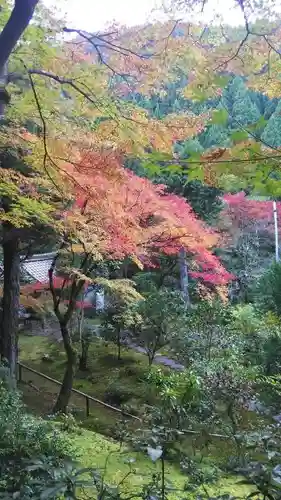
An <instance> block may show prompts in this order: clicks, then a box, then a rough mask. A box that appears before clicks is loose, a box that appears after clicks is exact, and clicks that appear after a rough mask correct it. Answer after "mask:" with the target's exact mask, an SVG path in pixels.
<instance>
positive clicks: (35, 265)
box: [0, 252, 55, 283]
mask: <svg viewBox="0 0 281 500" xmlns="http://www.w3.org/2000/svg"><path fill="white" fill-rule="evenodd" d="M54 256H55V252H52V253H43V254H38V255H33V256H32V257H30V258H29V259H26V260H24V261H23V262H22V263H21V279H22V280H23V281H36V282H39V283H46V282H47V281H48V280H49V278H48V271H49V269H50V267H51V264H52V261H53V258H54ZM1 279H3V265H2V263H0V281H1Z"/></svg>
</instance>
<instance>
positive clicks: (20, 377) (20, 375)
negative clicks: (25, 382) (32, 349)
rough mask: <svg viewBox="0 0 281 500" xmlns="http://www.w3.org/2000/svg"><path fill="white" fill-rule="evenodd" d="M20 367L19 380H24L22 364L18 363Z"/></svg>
mask: <svg viewBox="0 0 281 500" xmlns="http://www.w3.org/2000/svg"><path fill="white" fill-rule="evenodd" d="M18 367H19V382H21V381H22V366H21V364H20V363H18Z"/></svg>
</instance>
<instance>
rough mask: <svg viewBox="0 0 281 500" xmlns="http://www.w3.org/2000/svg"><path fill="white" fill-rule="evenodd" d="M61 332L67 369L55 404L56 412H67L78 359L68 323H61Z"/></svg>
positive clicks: (54, 410)
mask: <svg viewBox="0 0 281 500" xmlns="http://www.w3.org/2000/svg"><path fill="white" fill-rule="evenodd" d="M60 329H61V334H62V338H63V345H64V349H65V353H66V358H67V361H66V369H65V372H64V377H63V381H62V385H61V388H60V392H59V395H58V398H57V401H56V404H55V406H54V409H53V412H54V413H67V407H68V404H69V400H70V397H71V391H72V386H73V379H74V375H75V367H76V361H77V354H76V350H75V349H74V347H73V345H72V342H71V337H70V334H69V331H68V328H67V325H66V324H64V323H60Z"/></svg>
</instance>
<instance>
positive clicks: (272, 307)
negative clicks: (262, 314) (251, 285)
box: [256, 262, 281, 317]
mask: <svg viewBox="0 0 281 500" xmlns="http://www.w3.org/2000/svg"><path fill="white" fill-rule="evenodd" d="M256 294H257V300H258V302H259V304H260V306H261V307H262V308H263V309H264V310H265V311H272V312H274V313H275V314H277V316H279V317H281V264H280V263H279V262H278V263H276V262H275V263H274V264H272V265H271V267H270V268H269V269H268V270H267V271H266V272H265V273H264V274H263V276H262V277H261V278H260V280H259V282H258V285H257V289H256Z"/></svg>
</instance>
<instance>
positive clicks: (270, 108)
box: [264, 97, 278, 120]
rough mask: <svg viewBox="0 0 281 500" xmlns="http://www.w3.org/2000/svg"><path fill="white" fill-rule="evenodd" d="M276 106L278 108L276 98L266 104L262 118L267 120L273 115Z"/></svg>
mask: <svg viewBox="0 0 281 500" xmlns="http://www.w3.org/2000/svg"><path fill="white" fill-rule="evenodd" d="M277 106H278V99H277V98H276V97H275V98H274V99H271V100H269V101H268V102H267V105H266V107H265V110H264V118H265V119H266V120H269V118H270V117H271V115H273V113H274V111H275V110H276V108H277Z"/></svg>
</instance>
